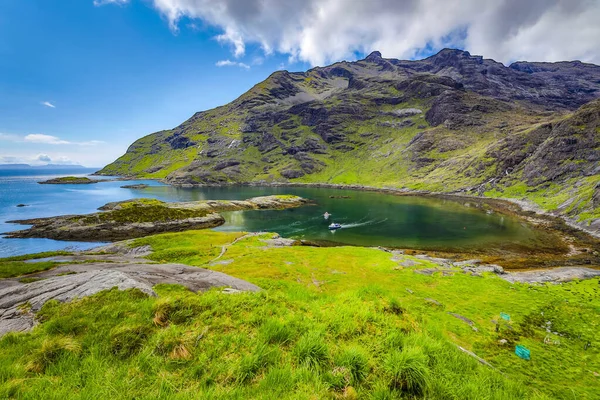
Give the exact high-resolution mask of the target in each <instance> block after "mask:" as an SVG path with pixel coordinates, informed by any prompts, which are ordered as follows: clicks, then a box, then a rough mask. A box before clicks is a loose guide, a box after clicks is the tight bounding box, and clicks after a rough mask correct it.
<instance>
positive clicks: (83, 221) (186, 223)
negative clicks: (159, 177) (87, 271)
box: [6, 195, 307, 242]
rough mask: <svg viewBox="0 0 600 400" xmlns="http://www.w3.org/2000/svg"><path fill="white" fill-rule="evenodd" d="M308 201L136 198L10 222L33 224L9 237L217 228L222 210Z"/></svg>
mask: <svg viewBox="0 0 600 400" xmlns="http://www.w3.org/2000/svg"><path fill="white" fill-rule="evenodd" d="M306 203H307V200H305V199H303V198H300V197H297V196H286V195H283V196H264V197H255V198H252V199H248V200H227V201H226V200H206V201H196V202H179V203H165V202H162V201H159V200H153V199H136V200H130V201H123V202H115V203H108V204H106V205H104V206H102V207H100V210H103V212H99V213H95V214H89V215H64V216H57V217H50V218H36V219H28V220H18V221H10V222H11V223H17V224H24V225H32V227H31V228H28V229H25V230H21V231H15V232H9V233H7V234H6V236H7V237H9V238H49V239H56V240H75V241H88V242H104V241H118V240H125V239H131V238H137V237H142V236H148V235H155V234H158V233H165V232H180V231H185V230H190V229H207V228H214V227H217V226H219V225H222V224H223V223H225V219H224V218H223V217H222V216H221V215H220V214H219V212H222V211H237V210H259V209H284V208H292V207H299V206H302V205H304V204H306Z"/></svg>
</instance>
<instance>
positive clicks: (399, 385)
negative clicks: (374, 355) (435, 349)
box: [384, 347, 430, 395]
mask: <svg viewBox="0 0 600 400" xmlns="http://www.w3.org/2000/svg"><path fill="white" fill-rule="evenodd" d="M384 368H385V373H386V374H387V376H388V382H389V387H390V389H397V390H401V391H403V392H406V393H408V394H410V395H421V394H423V393H424V392H425V390H426V389H427V387H428V385H429V375H430V371H429V368H428V366H427V356H426V355H425V354H423V352H422V351H421V350H420V349H418V348H416V347H405V348H404V349H402V350H396V351H393V352H391V353H390V354H388V356H387V358H386V359H385V366H384Z"/></svg>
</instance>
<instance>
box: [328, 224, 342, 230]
mask: <svg viewBox="0 0 600 400" xmlns="http://www.w3.org/2000/svg"><path fill="white" fill-rule="evenodd" d="M341 227H342V225H340V224H331V225H329V230H330V231H335V230H336V229H340V228H341Z"/></svg>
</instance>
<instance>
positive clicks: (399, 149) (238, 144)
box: [101, 49, 600, 223]
mask: <svg viewBox="0 0 600 400" xmlns="http://www.w3.org/2000/svg"><path fill="white" fill-rule="evenodd" d="M599 97H600V67H599V66H596V65H592V64H584V63H581V62H558V63H535V62H517V63H514V64H512V65H511V66H508V67H507V66H504V65H503V64H501V63H498V62H495V61H494V60H488V59H484V58H483V57H481V56H474V55H471V54H470V53H468V52H465V51H460V50H452V49H444V50H442V51H440V52H439V53H438V54H436V55H434V56H431V57H429V58H426V59H424V60H417V61H403V60H395V59H386V58H383V57H382V55H381V53H379V52H373V53H371V54H370V55H369V56H368V57H366V58H365V59H364V60H359V61H356V62H339V63H335V64H333V65H330V66H326V67H318V68H313V69H311V70H309V71H306V72H300V73H290V72H287V71H278V72H275V73H273V74H272V75H271V76H270V77H269V78H267V79H266V80H265V81H263V82H261V83H259V84H257V85H256V86H254V87H253V88H252V89H250V90H249V91H248V92H246V93H245V94H243V95H242V96H240V97H239V98H238V99H236V100H235V101H233V102H231V103H229V104H227V105H224V106H222V107H218V108H216V109H213V110H208V111H204V112H199V113H196V114H195V115H194V116H192V118H190V119H189V120H188V121H185V122H184V123H183V124H181V125H180V126H178V127H176V128H175V129H172V130H168V131H161V132H157V133H155V134H152V135H149V136H146V137H144V138H142V139H140V140H138V141H137V142H136V143H134V144H133V145H132V146H131V147H130V148H129V150H128V151H127V154H126V155H125V156H124V157H122V158H120V159H118V160H117V161H115V162H114V163H112V164H110V165H108V166H107V167H105V168H104V169H103V170H102V171H101V173H102V174H111V175H128V176H149V177H158V178H165V179H166V180H167V181H168V182H169V183H173V184H230V183H242V182H243V183H245V182H252V181H262V182H287V181H313V182H314V181H315V180H318V181H321V182H330V183H343V184H348V183H353V184H370V183H371V181H372V180H373V178H375V175H376V176H377V178H376V181H377V182H379V183H380V184H381V185H386V186H394V187H409V188H415V187H418V188H420V189H427V190H434V191H467V190H471V191H475V192H476V193H480V194H483V193H485V192H486V191H489V190H493V189H498V190H500V191H502V190H503V189H504V188H505V187H507V186H510V185H514V184H515V182H517V181H518V180H519V179H521V180H524V181H526V182H527V184H528V185H529V186H531V187H532V188H533V190H543V187H539V185H544V184H547V183H548V182H551V183H552V184H553V185H558V186H559V188H561V189H564V190H570V189H571V188H572V187H574V186H575V187H577V192H578V193H583V192H586V193H587V191H589V188H590V185H592V186H593V185H595V184H596V182H591V181H589V180H586V179H584V178H585V177H589V176H591V175H590V173H592V172H591V171H596V172H594V173H593V174H595V175H598V174H599V173H600V166H599V165H598V160H597V157H596V156H595V155H594V154H592V153H593V152H594V151H596V153H597V150H595V149H597V143H598V140H597V138H598V130H597V129H598V126H597V123H596V122H594V121H595V119H594V118H595V117H593V118H592V117H591V116H592V115H594V114H597V113H598V110H600V103H598V102H594V100H595V99H598V98H599ZM586 104H587V105H586ZM579 107H582V108H581V110H580V111H576V110H577V109H578V108H579ZM584 114H585V115H587V116H588V117H587V118H592V119H591V120H586V119H585V118H586V117H585V115H584ZM575 119H578V120H580V121H581V123H576V122H575ZM576 127H581V129H580V130H578V129H575V128H576ZM546 139H550V140H546ZM149 164H151V165H153V166H152V167H151V168H150V169H148V168H147V165H149ZM582 171H583V172H582ZM315 174H318V175H317V176H318V179H316V178H315V177H314V175H315ZM311 175H313V176H311ZM508 175H510V178H511V180H507V179H506V176H508ZM575 181H576V182H575ZM585 201H586V202H587V203H586V204H585V205H583V206H582V207H578V208H576V209H573V210H571V211H569V212H571V214H570V216H575V217H576V216H578V215H580V214H581V213H584V212H589V211H590V207H592V203H591V199H590V198H589V196H587V197H586V200H585ZM594 207H596V206H594ZM592 223H593V222H592Z"/></svg>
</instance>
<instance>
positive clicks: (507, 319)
mask: <svg viewBox="0 0 600 400" xmlns="http://www.w3.org/2000/svg"><path fill="white" fill-rule="evenodd" d="M500 318H502V319H503V320H505V321H510V315H508V314H507V313H503V312H501V313H500Z"/></svg>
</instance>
